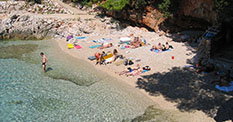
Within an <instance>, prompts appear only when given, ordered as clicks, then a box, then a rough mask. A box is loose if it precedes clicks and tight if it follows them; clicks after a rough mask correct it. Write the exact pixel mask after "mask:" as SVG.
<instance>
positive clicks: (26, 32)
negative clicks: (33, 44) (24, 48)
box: [0, 14, 55, 39]
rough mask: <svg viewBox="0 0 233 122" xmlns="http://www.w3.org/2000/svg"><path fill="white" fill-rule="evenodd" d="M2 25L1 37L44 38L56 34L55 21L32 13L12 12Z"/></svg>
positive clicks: (0, 27) (0, 28)
mask: <svg viewBox="0 0 233 122" xmlns="http://www.w3.org/2000/svg"><path fill="white" fill-rule="evenodd" d="M1 25H2V26H0V39H43V38H45V37H48V36H53V34H55V30H54V29H53V27H54V26H55V23H53V22H51V21H47V20H44V19H42V18H38V17H35V16H30V15H20V14H12V15H10V16H9V18H6V19H3V20H2V22H1Z"/></svg>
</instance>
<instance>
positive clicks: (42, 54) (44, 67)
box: [40, 52, 48, 72]
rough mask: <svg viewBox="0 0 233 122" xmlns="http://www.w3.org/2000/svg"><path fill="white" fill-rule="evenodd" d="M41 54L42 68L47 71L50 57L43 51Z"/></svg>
mask: <svg viewBox="0 0 233 122" xmlns="http://www.w3.org/2000/svg"><path fill="white" fill-rule="evenodd" d="M40 55H41V56H42V68H43V71H44V72H45V71H46V63H47V62H48V58H47V57H46V56H45V54H44V53H43V52H41V53H40Z"/></svg>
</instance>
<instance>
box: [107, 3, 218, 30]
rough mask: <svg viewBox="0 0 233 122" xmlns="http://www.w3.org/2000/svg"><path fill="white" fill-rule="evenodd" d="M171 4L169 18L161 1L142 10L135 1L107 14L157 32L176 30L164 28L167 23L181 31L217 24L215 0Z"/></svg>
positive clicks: (147, 5) (149, 4)
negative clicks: (160, 4)
mask: <svg viewBox="0 0 233 122" xmlns="http://www.w3.org/2000/svg"><path fill="white" fill-rule="evenodd" d="M171 2H172V3H173V4H174V5H173V6H172V5H171V6H170V9H171V10H170V11H171V12H170V13H171V16H170V17H169V18H166V17H164V14H163V13H161V10H159V8H158V4H159V3H161V1H152V0H149V1H147V2H146V5H145V6H142V7H140V8H137V7H136V6H137V5H136V4H135V1H134V0H132V1H131V3H130V4H129V5H128V6H126V7H125V8H124V9H123V10H122V11H111V12H106V13H107V14H108V15H110V16H112V17H114V18H118V19H126V20H130V21H133V22H135V23H139V24H141V25H145V26H147V27H149V28H151V29H152V30H154V31H156V32H157V31H158V30H159V29H164V30H166V29H169V30H172V29H174V28H168V27H167V26H166V27H165V26H163V25H164V24H167V23H168V24H169V26H176V28H181V29H190V28H191V29H203V30H205V29H206V28H207V27H208V26H211V25H214V24H216V22H217V11H216V10H215V4H214V1H213V0H180V1H175V0H171ZM173 31H176V30H175V29H174V30H173Z"/></svg>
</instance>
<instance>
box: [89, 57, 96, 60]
mask: <svg viewBox="0 0 233 122" xmlns="http://www.w3.org/2000/svg"><path fill="white" fill-rule="evenodd" d="M88 59H89V60H91V61H93V60H95V59H96V57H95V56H89V57H88Z"/></svg>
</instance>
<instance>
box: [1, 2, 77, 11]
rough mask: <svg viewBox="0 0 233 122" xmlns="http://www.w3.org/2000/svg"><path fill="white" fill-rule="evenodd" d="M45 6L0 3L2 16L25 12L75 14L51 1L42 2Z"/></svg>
mask: <svg viewBox="0 0 233 122" xmlns="http://www.w3.org/2000/svg"><path fill="white" fill-rule="evenodd" d="M42 3H43V4H34V3H30V2H29V3H28V2H24V1H0V14H1V13H11V12H16V11H25V12H30V13H37V14H73V13H72V11H70V10H68V9H65V8H63V7H61V6H60V5H59V4H58V3H56V2H53V1H51V0H44V1H42Z"/></svg>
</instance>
